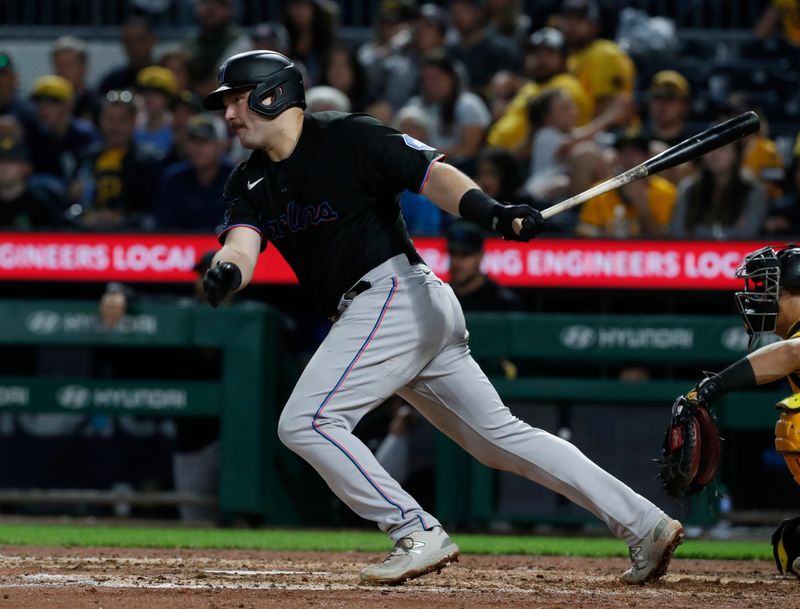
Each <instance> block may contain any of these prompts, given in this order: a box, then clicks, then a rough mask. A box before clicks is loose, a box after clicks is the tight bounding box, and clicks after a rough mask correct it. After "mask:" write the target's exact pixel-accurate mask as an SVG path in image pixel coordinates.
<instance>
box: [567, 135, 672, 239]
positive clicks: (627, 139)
mask: <svg viewBox="0 0 800 609" xmlns="http://www.w3.org/2000/svg"><path fill="white" fill-rule="evenodd" d="M614 147H615V148H616V151H617V161H618V172H619V173H621V172H623V171H627V170H628V169H631V168H632V167H635V166H636V165H639V164H640V163H643V162H644V161H646V160H647V159H648V158H649V157H650V156H651V149H650V137H649V136H648V135H647V134H646V133H645V132H644V131H642V130H641V129H637V128H629V129H627V130H625V131H623V132H621V133H619V134H618V135H617V138H616V140H615V142H614ZM676 196H677V194H676V188H675V186H674V185H673V184H672V183H671V182H669V181H668V180H665V179H664V178H662V177H659V176H657V175H654V176H650V177H648V178H646V179H643V180H638V181H636V182H632V183H630V184H627V185H625V186H623V187H621V188H618V189H617V190H612V191H610V192H607V193H605V194H602V195H600V196H599V197H595V198H594V199H590V200H589V201H587V202H586V203H584V204H583V206H582V208H581V211H580V215H579V217H578V225H577V226H576V227H575V233H576V234H577V235H579V236H582V237H611V238H623V239H627V238H632V237H633V238H635V237H650V238H652V237H661V236H663V235H665V234H666V232H667V228H668V227H669V221H670V217H671V216H672V208H673V206H674V205H675V199H676Z"/></svg>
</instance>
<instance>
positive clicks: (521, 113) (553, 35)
mask: <svg viewBox="0 0 800 609" xmlns="http://www.w3.org/2000/svg"><path fill="white" fill-rule="evenodd" d="M523 75H524V76H525V77H526V78H528V79H529V82H527V83H525V84H523V85H522V87H521V88H520V90H519V91H518V92H517V94H516V95H515V96H514V98H513V99H512V100H511V102H510V103H509V104H508V106H507V107H506V110H505V111H504V113H503V115H502V116H501V117H500V118H499V119H498V120H497V122H495V123H494V124H493V125H492V127H491V128H490V129H489V133H488V135H487V142H488V143H489V145H491V146H499V147H501V148H505V149H507V150H510V151H512V152H515V153H517V154H518V155H519V156H521V157H527V156H528V153H529V151H530V148H529V146H528V141H529V139H530V135H531V133H530V121H529V119H528V105H529V104H530V101H531V100H532V99H533V98H534V97H536V96H537V95H538V94H539V93H542V92H544V91H547V90H551V89H562V90H564V91H566V92H567V93H568V94H569V96H570V98H572V101H573V102H574V103H575V105H576V107H577V108H578V122H577V124H578V125H584V124H586V123H588V122H589V121H590V120H591V118H592V114H593V107H592V100H591V99H590V98H589V96H588V95H587V94H586V91H584V89H583V86H582V85H581V83H580V82H579V81H578V79H577V78H575V77H574V76H573V75H572V74H570V73H569V72H567V46H566V42H565V41H564V34H562V33H561V32H560V31H559V30H557V29H555V28H551V27H544V28H542V29H540V30H537V31H535V32H534V33H533V34H531V36H530V38H529V40H528V45H527V48H526V51H525V57H524V62H523Z"/></svg>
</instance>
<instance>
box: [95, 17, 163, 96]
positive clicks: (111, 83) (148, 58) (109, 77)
mask: <svg viewBox="0 0 800 609" xmlns="http://www.w3.org/2000/svg"><path fill="white" fill-rule="evenodd" d="M120 39H121V41H122V48H123V50H124V51H125V58H126V62H125V63H124V64H122V65H119V66H117V67H115V68H113V69H111V70H110V71H109V72H108V73H106V74H105V75H104V76H103V77H102V78H101V79H100V84H99V85H98V87H97V90H98V92H99V93H100V95H101V97H102V96H103V95H105V94H106V93H108V92H109V91H132V90H133V89H134V88H135V86H136V75H137V74H138V73H139V70H141V69H142V68H146V67H147V66H150V65H153V64H154V63H155V61H154V57H153V49H154V48H155V46H156V42H157V41H158V37H157V36H156V33H155V31H154V30H153V27H152V25H151V24H150V21H149V20H148V19H147V17H145V16H142V15H132V16H131V17H129V18H128V19H126V20H125V22H124V23H123V24H122V32H121V36H120Z"/></svg>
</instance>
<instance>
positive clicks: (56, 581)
mask: <svg viewBox="0 0 800 609" xmlns="http://www.w3.org/2000/svg"><path fill="white" fill-rule="evenodd" d="M379 558H381V557H380V556H377V555H373V554H359V553H355V552H352V553H309V552H255V551H254V552H242V551H238V550H237V551H212V550H166V551H165V550H122V549H113V548H103V549H87V548H36V547H30V546H0V609H6V608H12V607H13V608H14V609H16V608H22V607H26V608H27V607H30V608H36V609H52V608H58V609H62V608H63V609H133V608H136V609H139V608H145V607H146V608H152V609H178V608H181V609H185V608H192V609H194V608H208V609H227V608H241V609H253V608H261V607H266V608H273V607H276V608H277V607H280V608H282V609H286V608H298V609H300V608H303V609H305V608H309V607H311V608H316V607H341V608H347V609H362V608H363V609H367V608H369V609H372V608H386V609H393V608H395V607H398V608H399V607H437V608H438V607H442V608H456V607H458V608H463V609H472V608H474V607H493V608H504V607H547V608H551V607H581V608H584V607H603V608H606V607H635V608H636V609H650V608H653V609H655V608H656V607H658V608H659V609H661V608H663V607H668V608H669V609H677V608H682V607H691V608H692V609H699V608H701V607H703V608H704V607H714V608H720V607H723V608H728V607H730V608H739V607H747V608H758V607H764V608H766V607H781V609H793V608H798V609H800V581H798V580H797V579H796V578H794V577H792V578H780V577H777V575H776V573H775V565H774V564H772V563H770V562H767V561H698V560H681V559H676V560H674V561H673V565H672V568H671V569H670V573H669V575H668V576H667V577H666V578H665V579H664V580H662V581H661V582H659V583H656V584H651V585H648V586H627V585H625V584H621V583H619V582H618V581H617V576H618V575H619V574H620V573H621V572H622V571H623V570H624V569H625V568H626V565H627V561H626V560H624V559H616V558H615V559H596V558H595V559H591V558H552V557H530V556H500V557H492V556H475V555H467V556H463V557H462V558H461V561H460V562H459V563H458V564H455V565H451V566H450V567H448V568H447V569H445V570H444V571H442V573H441V574H439V575H435V574H434V575H429V576H427V577H424V578H421V579H418V580H415V581H414V582H409V583H407V584H406V585H404V586H399V587H394V588H374V587H366V586H361V585H359V582H358V572H359V569H360V568H361V567H362V566H363V565H364V564H366V563H367V562H369V561H372V560H376V559H379Z"/></svg>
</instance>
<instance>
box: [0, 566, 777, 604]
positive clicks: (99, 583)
mask: <svg viewBox="0 0 800 609" xmlns="http://www.w3.org/2000/svg"><path fill="white" fill-rule="evenodd" d="M155 577H156V578H163V577H164V576H163V575H159V576H155ZM593 579H595V580H601V579H602V580H603V581H604V582H605V583H606V584H608V583H609V582H610V581H613V578H610V577H605V578H599V577H594V578H593ZM685 579H686V578H682V580H683V581H685ZM4 580H5V581H4ZM735 581H736V583H738V584H741V583H746V582H743V581H741V580H735ZM420 583H421V582H417V583H415V584H413V585H408V586H402V587H393V588H391V590H392V591H393V592H395V593H399V594H403V593H408V594H419V593H431V594H452V593H453V592H454V591H464V592H470V591H471V592H483V591H486V590H481V589H474V588H469V587H460V586H427V585H419V584H420ZM559 583H560V582H546V581H537V582H536V585H535V586H534V587H531V588H517V587H511V586H497V587H494V586H493V587H492V588H491V590H490V591H491V592H492V593H505V594H520V595H524V596H527V595H531V594H541V593H543V592H544V593H547V594H550V595H564V596H570V597H575V596H581V597H586V596H591V597H592V598H593V599H595V600H597V599H602V598H604V597H606V598H607V597H614V598H617V597H625V598H630V597H632V596H637V597H640V598H644V597H651V598H654V597H658V596H666V597H672V598H675V597H693V598H694V599H695V600H696V601H697V602H700V603H702V602H703V597H708V598H707V600H709V601H711V600H713V599H717V600H719V599H720V597H724V596H727V595H728V594H729V593H734V594H736V595H737V597H738V598H739V599H743V598H744V599H746V598H748V597H750V596H752V595H751V594H750V593H749V592H744V595H742V591H741V589H737V590H735V591H734V590H726V589H725V588H724V587H722V588H720V587H714V588H706V589H705V590H675V589H672V588H670V587H669V581H665V585H659V586H652V587H650V586H648V587H639V586H636V587H632V586H623V585H619V586H615V587H612V588H591V587H587V588H586V589H585V590H583V591H577V590H575V589H574V588H569V587H567V588H564V587H559V585H558V584H559ZM588 583H589V582H587V584H588ZM752 583H758V584H766V585H767V586H770V585H771V584H773V583H778V584H780V583H783V582H781V581H774V582H773V581H763V580H762V581H758V582H752ZM83 586H91V587H95V588H111V589H123V588H128V589H131V588H132V589H140V590H141V589H160V590H165V589H166V590H220V589H223V590H264V591H271V590H276V591H300V592H318V591H336V590H359V589H360V590H373V591H383V590H386V588H383V587H375V586H362V585H358V584H356V583H352V584H346V583H337V582H324V583H321V584H319V583H311V582H304V583H289V582H275V581H269V582H258V583H256V582H250V581H242V580H214V581H210V582H195V581H146V580H143V579H142V576H131V577H106V576H102V577H92V576H89V575H62V574H54V573H34V574H28V575H21V576H16V577H6V578H0V587H2V588H34V587H49V588H57V589H58V588H62V589H63V588H71V587H83ZM764 592H765V590H764V589H763V588H762V587H761V586H754V589H753V593H755V594H757V595H758V594H763V593H764Z"/></svg>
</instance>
